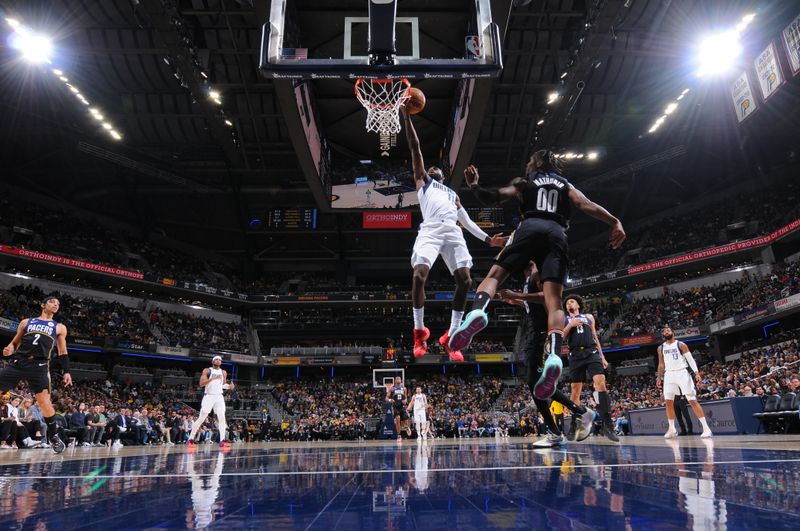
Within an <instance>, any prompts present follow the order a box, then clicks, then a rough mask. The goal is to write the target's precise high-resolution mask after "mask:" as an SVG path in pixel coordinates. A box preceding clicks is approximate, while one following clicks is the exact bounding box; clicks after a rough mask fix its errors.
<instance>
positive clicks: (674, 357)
mask: <svg viewBox="0 0 800 531" xmlns="http://www.w3.org/2000/svg"><path fill="white" fill-rule="evenodd" d="M681 345H682V343H681V342H680V341H673V342H672V343H668V342H665V343H662V345H661V353H662V355H663V356H664V398H666V399H667V400H674V399H675V395H679V394H683V395H684V396H685V397H686V398H687V399H688V400H697V392H696V390H695V387H694V381H693V380H692V374H691V373H690V372H689V362H688V361H687V360H686V356H684V355H683V352H681Z"/></svg>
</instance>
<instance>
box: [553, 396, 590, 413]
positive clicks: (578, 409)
mask: <svg viewBox="0 0 800 531" xmlns="http://www.w3.org/2000/svg"><path fill="white" fill-rule="evenodd" d="M551 398H552V399H553V400H555V401H556V402H558V403H559V404H563V405H564V407H566V408H567V409H569V410H570V411H572V413H574V414H575V415H583V414H584V413H586V408H585V407H583V406H582V405H580V404H576V403H575V402H573V401H572V400H570V398H569V397H568V396H567V395H565V394H564V393H562V392H561V391H558V390H557V391H556V392H555V393H553V396H552V397H551Z"/></svg>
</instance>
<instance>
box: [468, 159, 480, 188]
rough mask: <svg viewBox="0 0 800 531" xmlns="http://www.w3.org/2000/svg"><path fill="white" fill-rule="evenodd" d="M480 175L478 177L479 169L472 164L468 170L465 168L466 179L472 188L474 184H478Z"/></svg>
mask: <svg viewBox="0 0 800 531" xmlns="http://www.w3.org/2000/svg"><path fill="white" fill-rule="evenodd" d="M479 178H480V175H478V168H476V167H475V166H473V165H472V164H470V165H469V166H467V167H466V168H464V179H465V180H466V181H467V184H468V185H470V186H472V185H474V184H478V179H479Z"/></svg>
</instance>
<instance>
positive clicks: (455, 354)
mask: <svg viewBox="0 0 800 531" xmlns="http://www.w3.org/2000/svg"><path fill="white" fill-rule="evenodd" d="M439 344H440V345H441V346H442V347H444V349H445V350H446V351H447V355H448V356H450V359H451V360H453V361H458V362H462V361H464V354H462V353H461V351H460V350H450V330H449V329H448V330H445V332H444V334H442V337H440V338H439Z"/></svg>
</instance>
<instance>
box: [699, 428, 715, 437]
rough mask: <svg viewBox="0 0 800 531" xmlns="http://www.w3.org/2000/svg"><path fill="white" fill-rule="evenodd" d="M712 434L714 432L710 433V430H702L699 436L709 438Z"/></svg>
mask: <svg viewBox="0 0 800 531" xmlns="http://www.w3.org/2000/svg"><path fill="white" fill-rule="evenodd" d="M713 436H714V434H713V433H711V430H704V431H703V433H701V434H700V437H702V438H703V439H709V438H711V437H713Z"/></svg>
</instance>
